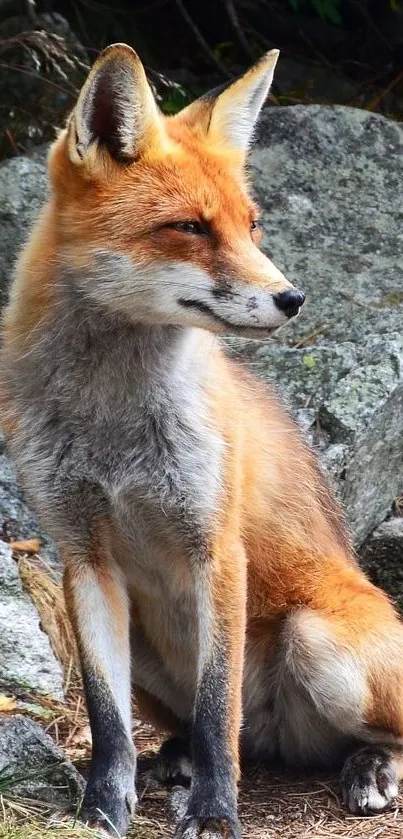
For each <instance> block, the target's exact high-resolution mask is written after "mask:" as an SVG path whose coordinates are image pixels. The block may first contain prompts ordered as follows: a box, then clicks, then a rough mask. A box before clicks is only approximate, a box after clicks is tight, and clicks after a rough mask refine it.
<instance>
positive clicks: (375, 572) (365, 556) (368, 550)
mask: <svg viewBox="0 0 403 839" xmlns="http://www.w3.org/2000/svg"><path fill="white" fill-rule="evenodd" d="M361 563H362V565H363V566H364V568H365V569H366V571H367V572H368V574H369V575H370V577H371V579H372V580H373V582H374V583H376V585H378V586H381V588H383V589H385V591H387V592H388V594H390V596H391V597H392V599H394V600H395V601H396V603H397V605H398V607H399V609H400V611H401V612H402V613H403V517H400V518H393V519H389V521H385V522H384V523H383V524H381V525H380V526H379V527H377V528H376V530H375V531H374V532H373V533H372V534H371V536H370V537H369V539H367V541H366V542H365V544H364V545H363V547H362V550H361Z"/></svg>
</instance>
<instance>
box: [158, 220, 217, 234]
mask: <svg viewBox="0 0 403 839" xmlns="http://www.w3.org/2000/svg"><path fill="white" fill-rule="evenodd" d="M167 226H168V227H172V228H173V229H174V230H178V231H179V232H180V233H189V234H190V235H191V236H208V234H209V230H208V228H207V227H206V225H204V224H202V223H201V221H174V222H172V224H169V225H167Z"/></svg>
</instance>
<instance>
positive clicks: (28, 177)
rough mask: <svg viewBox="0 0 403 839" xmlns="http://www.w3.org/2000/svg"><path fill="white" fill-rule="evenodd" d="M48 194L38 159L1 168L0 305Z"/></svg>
mask: <svg viewBox="0 0 403 839" xmlns="http://www.w3.org/2000/svg"><path fill="white" fill-rule="evenodd" d="M46 192H47V182H46V168H45V163H44V155H43V161H41V160H40V158H39V159H37V160H30V159H29V158H26V157H16V158H14V159H13V160H9V161H7V163H3V165H2V166H0V305H2V304H4V302H5V299H6V293H7V288H8V285H9V282H10V277H11V271H12V268H13V265H14V262H15V259H16V256H17V255H18V253H19V251H20V249H21V247H22V245H23V244H24V242H25V240H26V238H27V235H28V231H29V228H30V227H31V226H32V223H33V221H34V219H35V217H36V215H37V211H38V209H39V207H40V206H41V204H43V202H44V200H45V197H46Z"/></svg>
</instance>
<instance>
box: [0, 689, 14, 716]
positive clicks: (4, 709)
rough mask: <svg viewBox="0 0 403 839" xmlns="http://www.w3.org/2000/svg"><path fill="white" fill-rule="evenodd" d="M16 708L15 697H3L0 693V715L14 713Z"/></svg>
mask: <svg viewBox="0 0 403 839" xmlns="http://www.w3.org/2000/svg"><path fill="white" fill-rule="evenodd" d="M16 707H17V703H16V701H15V696H4V694H1V693H0V714H9V713H10V711H15V709H16Z"/></svg>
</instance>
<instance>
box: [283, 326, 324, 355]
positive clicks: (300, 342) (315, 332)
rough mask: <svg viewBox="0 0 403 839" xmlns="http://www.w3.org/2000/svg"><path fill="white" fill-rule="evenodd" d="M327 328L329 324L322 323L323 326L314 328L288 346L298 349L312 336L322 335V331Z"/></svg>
mask: <svg viewBox="0 0 403 839" xmlns="http://www.w3.org/2000/svg"><path fill="white" fill-rule="evenodd" d="M328 329H329V324H328V323H324V324H323V326H319V327H318V328H317V329H314V330H313V331H312V332H308V335H304V336H303V337H302V338H299V340H298V341H295V344H290V346H291V347H292V348H293V349H294V350H298V349H299V348H300V347H303V346H305V344H308V343H309V341H311V340H312V339H313V338H317V337H318V335H322V334H323V333H324V332H327V330H328Z"/></svg>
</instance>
